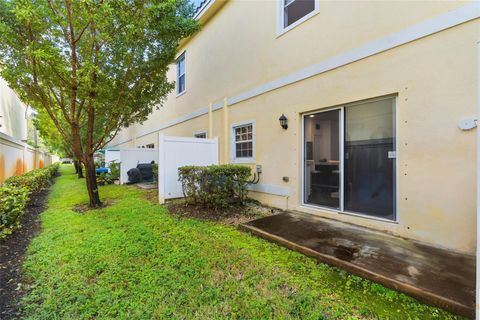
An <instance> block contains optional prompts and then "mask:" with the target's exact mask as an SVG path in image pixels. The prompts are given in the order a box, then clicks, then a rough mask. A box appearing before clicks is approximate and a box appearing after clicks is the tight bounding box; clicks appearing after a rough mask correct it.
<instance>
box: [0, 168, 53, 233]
mask: <svg viewBox="0 0 480 320" xmlns="http://www.w3.org/2000/svg"><path fill="white" fill-rule="evenodd" d="M59 166H60V165H59V164H57V163H56V164H53V165H51V166H48V167H46V168H44V169H36V170H32V171H30V172H27V173H25V174H23V175H20V176H12V177H10V178H8V179H7V180H5V182H4V183H3V184H2V185H0V239H1V238H4V237H6V236H7V235H9V234H10V233H11V232H12V231H13V230H14V229H16V228H18V226H19V224H20V218H21V216H22V214H23V212H24V209H25V207H26V205H27V204H28V203H29V202H30V201H31V199H33V197H32V196H34V195H37V194H38V193H40V192H41V191H42V190H44V189H46V188H48V187H49V186H50V182H51V180H52V177H54V176H55V175H57V173H58V169H59Z"/></svg>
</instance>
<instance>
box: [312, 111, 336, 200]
mask: <svg viewBox="0 0 480 320" xmlns="http://www.w3.org/2000/svg"><path fill="white" fill-rule="evenodd" d="M339 120H340V110H339V109H337V110H331V111H325V112H320V113H316V114H311V115H308V116H306V117H305V120H304V121H305V122H304V137H305V139H304V141H305V146H304V150H305V154H304V168H305V169H304V175H305V177H304V181H305V192H304V202H305V203H309V204H314V205H320V206H325V207H331V208H335V209H339V208H340V143H339V142H340V140H339V137H340V130H339Z"/></svg>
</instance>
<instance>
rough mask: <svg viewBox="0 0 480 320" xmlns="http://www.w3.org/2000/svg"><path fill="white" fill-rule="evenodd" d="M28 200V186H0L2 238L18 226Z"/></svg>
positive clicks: (0, 228) (0, 237) (0, 236)
mask: <svg viewBox="0 0 480 320" xmlns="http://www.w3.org/2000/svg"><path fill="white" fill-rule="evenodd" d="M27 200H28V190H27V189H26V188H22V187H14V186H8V185H2V186H0V239H2V238H4V237H6V236H8V235H9V234H10V233H12V231H13V230H14V229H15V228H18V225H19V224H20V217H21V216H22V214H23V210H24V209H25V206H26V204H27Z"/></svg>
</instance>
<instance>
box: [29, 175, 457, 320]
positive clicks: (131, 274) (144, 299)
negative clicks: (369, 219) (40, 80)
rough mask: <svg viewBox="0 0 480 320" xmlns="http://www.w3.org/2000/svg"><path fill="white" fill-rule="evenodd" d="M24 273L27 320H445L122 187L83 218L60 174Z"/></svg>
mask: <svg viewBox="0 0 480 320" xmlns="http://www.w3.org/2000/svg"><path fill="white" fill-rule="evenodd" d="M61 171H62V173H63V175H62V176H61V177H59V178H58V179H57V182H56V184H55V186H54V188H53V192H52V193H51V195H50V197H49V202H48V209H47V210H46V211H45V212H44V213H43V214H42V224H43V231H42V233H41V234H40V235H39V236H38V237H37V238H35V239H34V240H33V241H32V243H31V245H30V248H29V252H28V257H27V260H26V262H25V264H24V269H25V272H26V275H27V277H28V280H29V283H30V285H31V292H30V293H29V294H28V295H27V296H26V297H25V299H24V304H25V312H26V316H27V317H28V318H32V319H91V318H97V319H105V318H116V319H127V318H128V319H152V318H154V319H192V318H195V319H224V318H229V319H231V318H235V319H271V318H276V319H358V318H367V319H370V318H381V319H440V318H442V319H444V318H447V319H451V318H454V317H453V316H452V315H450V314H448V313H446V312H444V311H441V310H439V309H435V308H432V307H429V306H426V305H422V304H420V303H418V302H416V301H415V300H414V299H412V298H409V297H407V296H405V295H402V294H398V293H396V292H395V291H392V290H389V289H386V288H384V287H382V286H380V285H377V284H374V283H371V282H368V281H366V280H362V279H360V278H358V277H355V276H351V275H348V274H347V273H345V272H342V271H339V270H338V269H336V268H331V267H329V266H327V265H324V264H318V263H317V262H316V261H315V260H313V259H310V258H308V257H305V256H303V255H301V254H299V253H296V252H293V251H290V250H287V249H284V248H282V247H279V246H277V245H275V244H271V243H269V242H266V241H264V240H261V239H258V238H256V237H254V236H251V235H249V234H246V233H243V232H240V231H238V230H236V229H235V228H232V227H227V226H223V225H220V224H215V223H211V222H205V221H197V220H193V219H182V218H178V217H174V216H171V215H170V214H169V213H168V212H167V210H166V209H165V208H163V207H162V206H160V205H157V204H155V203H152V202H151V201H149V200H147V199H146V198H145V196H144V194H143V192H144V191H142V190H139V189H136V188H134V187H128V186H116V185H112V186H106V187H101V189H100V192H101V196H102V198H103V199H104V200H105V199H107V200H108V201H109V202H110V203H112V205H111V206H109V207H108V208H105V209H102V210H94V211H89V212H87V213H86V214H79V213H76V212H74V211H72V210H71V209H72V208H73V207H74V206H75V205H77V204H81V203H85V202H86V201H87V195H86V190H85V187H84V181H83V180H81V181H80V180H78V179H77V178H76V176H75V175H74V174H73V168H72V167H70V166H63V167H62V169H61Z"/></svg>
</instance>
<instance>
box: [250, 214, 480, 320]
mask: <svg viewBox="0 0 480 320" xmlns="http://www.w3.org/2000/svg"><path fill="white" fill-rule="evenodd" d="M242 228H243V229H244V230H248V231H250V232H252V233H254V234H256V235H258V236H260V237H262V238H265V239H267V240H270V241H273V242H276V243H279V244H281V245H283V246H286V247H288V248H290V249H293V250H297V251H299V252H302V253H304V254H306V255H309V256H312V257H315V258H317V259H318V260H319V261H321V262H325V263H327V264H330V265H333V266H336V267H339V268H342V269H345V270H347V271H349V272H351V273H353V274H356V275H359V276H361V277H364V278H367V279H370V280H372V281H375V282H378V283H381V284H383V285H385V286H387V287H390V288H393V289H395V290H398V291H401V292H404V293H406V294H409V295H411V296H413V297H415V298H417V299H418V300H421V301H423V302H425V303H428V304H432V305H435V306H438V307H441V308H444V309H447V310H449V311H451V312H454V313H457V314H461V315H464V316H468V317H473V315H474V305H475V257H474V256H470V255H465V254H461V253H457V252H452V251H449V250H445V249H440V248H437V247H433V246H430V245H426V244H424V243H420V242H417V241H413V240H407V239H404V238H399V237H395V236H392V235H390V234H386V233H382V232H379V231H375V230H371V229H367V228H362V227H358V226H354V225H351V224H347V223H342V222H338V221H335V220H331V219H325V218H320V217H317V216H314V215H310V214H306V213H301V212H285V213H281V214H277V215H273V216H269V217H266V218H261V219H258V220H254V221H251V222H248V223H246V224H243V225H242Z"/></svg>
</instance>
